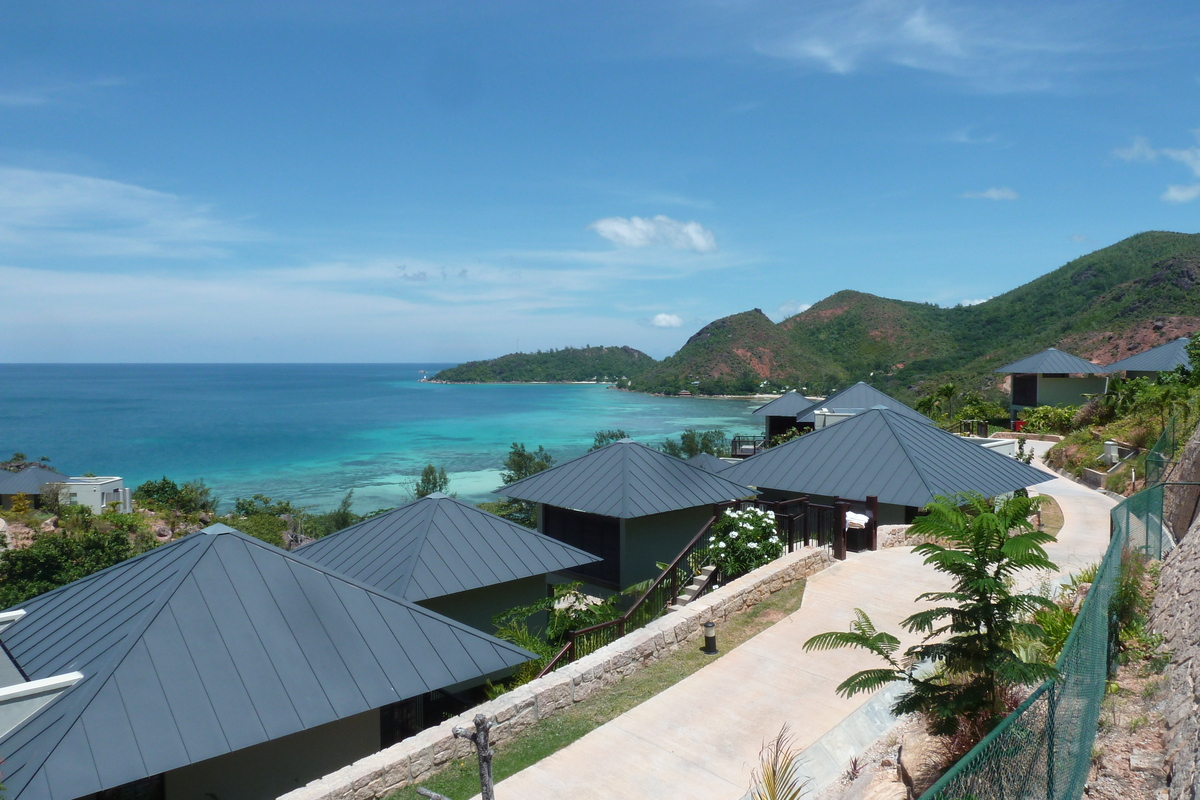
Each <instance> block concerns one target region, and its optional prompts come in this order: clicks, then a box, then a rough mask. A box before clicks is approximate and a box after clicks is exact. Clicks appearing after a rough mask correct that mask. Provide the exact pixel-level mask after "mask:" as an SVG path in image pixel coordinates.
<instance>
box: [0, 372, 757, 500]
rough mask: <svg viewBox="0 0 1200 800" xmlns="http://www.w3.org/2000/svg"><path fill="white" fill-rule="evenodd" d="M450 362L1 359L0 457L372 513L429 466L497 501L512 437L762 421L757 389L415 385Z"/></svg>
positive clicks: (668, 430) (567, 449) (463, 490)
mask: <svg viewBox="0 0 1200 800" xmlns="http://www.w3.org/2000/svg"><path fill="white" fill-rule="evenodd" d="M447 366H450V365H449V364H4V365H0V386H2V387H3V395H2V397H3V399H2V400H0V456H2V457H7V456H8V454H9V453H12V452H15V451H19V452H22V453H25V455H26V456H28V457H29V458H38V457H40V456H43V455H44V456H49V457H50V459H51V466H54V467H55V468H57V469H59V470H60V471H62V472H65V473H67V474H71V475H80V474H83V473H85V472H91V473H94V474H97V475H120V476H121V477H123V478H124V479H125V484H126V485H127V486H130V487H133V486H136V485H137V484H139V483H141V482H142V481H145V480H148V479H151V478H158V477H160V476H162V475H167V476H169V477H171V478H172V479H174V480H177V481H184V480H190V479H193V478H203V479H204V480H205V481H206V482H207V483H208V484H209V485H210V486H212V487H213V488H214V489H215V490H216V494H217V495H218V496H219V497H221V498H222V499H223V500H224V503H225V506H224V507H225V508H228V507H229V506H230V505H231V503H232V501H233V499H234V498H235V497H238V496H248V495H250V494H253V493H258V492H261V493H264V494H267V495H270V496H271V497H275V498H284V499H288V500H292V501H293V502H297V503H300V504H302V505H310V506H313V507H314V508H317V509H323V508H327V507H330V506H332V505H334V504H336V503H337V502H338V500H340V498H341V497H342V495H344V494H345V493H346V492H347V491H348V490H350V489H354V499H355V503H354V505H355V508H356V509H357V510H359V511H366V510H370V509H374V508H380V507H384V506H392V505H396V504H397V503H399V502H401V501H402V500H403V499H404V489H403V484H404V483H406V482H411V481H412V480H413V478H414V477H415V476H416V475H417V474H418V473H419V472H420V470H421V468H422V467H423V466H424V465H425V464H427V463H434V464H437V465H438V466H441V467H444V468H445V469H446V471H447V472H448V473H449V475H450V478H451V483H450V490H451V491H453V492H457V493H458V495H459V497H461V498H463V499H465V500H471V501H477V500H484V499H491V495H490V492H491V490H492V489H494V488H496V487H498V486H499V485H500V478H499V472H500V466H501V462H502V461H503V460H504V457H505V455H507V453H508V449H509V447H510V446H511V445H512V443H513V442H523V443H525V445H526V446H527V447H529V448H531V449H532V448H536V447H537V446H538V445H542V446H544V447H545V448H546V449H547V450H548V451H550V453H551V454H553V455H554V456H555V458H556V459H557V460H558V461H559V462H561V461H565V460H567V459H569V458H573V457H575V456H577V455H580V454H582V453H583V452H585V451H586V450H587V448H588V447H589V446H590V444H591V440H592V435H593V433H594V432H595V431H597V430H601V429H608V428H621V429H624V430H625V431H626V432H627V433H628V434H629V435H630V436H632V437H633V438H634V439H637V440H639V441H642V442H645V443H647V444H657V443H658V442H660V441H661V440H662V439H663V438H664V437H665V436H672V435H678V434H679V433H681V432H682V431H683V430H684V429H685V428H689V427H697V428H722V429H724V430H725V431H726V433H728V434H729V435H730V436H732V435H734V434H735V433H754V432H757V431H759V430H760V425H759V424H756V423H757V420H756V418H754V417H751V416H750V412H751V410H753V409H754V408H755V407H757V406H758V405H760V404H761V402H762V401H758V402H752V401H749V400H708V399H701V398H667V397H647V396H644V395H638V394H631V393H629V392H619V391H616V390H614V389H608V388H606V387H603V386H595V385H480V386H447V385H440V384H431V383H421V382H419V381H418V378H419V377H420V376H421V374H422V373H421V372H420V371H421V370H425V371H426V372H427V373H428V374H433V373H434V372H436V371H437V370H439V369H442V368H444V367H447Z"/></svg>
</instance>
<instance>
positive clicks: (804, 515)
mask: <svg viewBox="0 0 1200 800" xmlns="http://www.w3.org/2000/svg"><path fill="white" fill-rule="evenodd" d="M800 518H801V519H803V520H804V546H805V547H808V543H809V542H808V498H807V497H805V498H804V501H803V502H802V503H800Z"/></svg>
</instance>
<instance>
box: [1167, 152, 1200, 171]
mask: <svg viewBox="0 0 1200 800" xmlns="http://www.w3.org/2000/svg"><path fill="white" fill-rule="evenodd" d="M1160 152H1161V153H1162V154H1163V155H1164V156H1166V157H1167V158H1169V159H1171V160H1173V161H1178V162H1179V163H1180V164H1183V165H1184V166H1186V167H1187V168H1188V169H1190V170H1191V171H1192V174H1193V175H1195V176H1196V177H1198V178H1200V147H1188V148H1185V149H1183V150H1172V149H1170V148H1166V147H1164V148H1163V149H1162V150H1161V151H1160Z"/></svg>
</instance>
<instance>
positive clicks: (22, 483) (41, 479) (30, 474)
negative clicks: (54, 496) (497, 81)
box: [0, 467, 69, 494]
mask: <svg viewBox="0 0 1200 800" xmlns="http://www.w3.org/2000/svg"><path fill="white" fill-rule="evenodd" d="M68 480H69V478H68V477H67V476H66V475H63V474H62V473H61V472H58V471H56V470H52V469H50V468H49V467H26V468H25V469H23V470H20V471H18V472H9V471H8V470H6V469H0V494H41V493H42V487H43V486H45V485H46V484H47V483H65V482H66V481H68Z"/></svg>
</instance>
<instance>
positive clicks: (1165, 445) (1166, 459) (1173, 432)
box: [1146, 416, 1186, 486]
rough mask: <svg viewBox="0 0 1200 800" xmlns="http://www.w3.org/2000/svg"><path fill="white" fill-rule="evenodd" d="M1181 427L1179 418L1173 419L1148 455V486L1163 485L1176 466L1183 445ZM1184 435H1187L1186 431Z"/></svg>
mask: <svg viewBox="0 0 1200 800" xmlns="http://www.w3.org/2000/svg"><path fill="white" fill-rule="evenodd" d="M1181 427H1182V425H1181V424H1180V420H1179V418H1178V417H1177V416H1175V417H1171V421H1170V422H1168V423H1167V424H1166V427H1164V428H1163V432H1162V435H1161V436H1159V437H1158V441H1156V442H1155V443H1154V446H1153V447H1151V448H1150V452H1149V453H1147V454H1146V486H1153V485H1154V484H1156V483H1162V482H1163V481H1164V480H1166V478H1167V474H1168V473H1170V471H1171V467H1173V466H1175V456H1176V455H1177V454H1178V452H1179V447H1180V445H1181V444H1182V437H1181V432H1180V428H1181ZM1183 435H1186V431H1185V432H1183Z"/></svg>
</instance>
